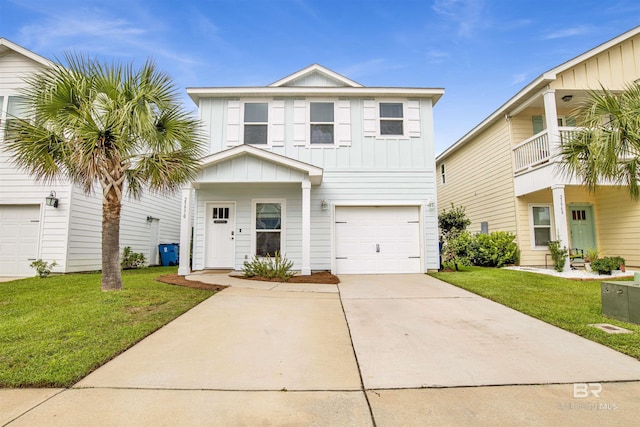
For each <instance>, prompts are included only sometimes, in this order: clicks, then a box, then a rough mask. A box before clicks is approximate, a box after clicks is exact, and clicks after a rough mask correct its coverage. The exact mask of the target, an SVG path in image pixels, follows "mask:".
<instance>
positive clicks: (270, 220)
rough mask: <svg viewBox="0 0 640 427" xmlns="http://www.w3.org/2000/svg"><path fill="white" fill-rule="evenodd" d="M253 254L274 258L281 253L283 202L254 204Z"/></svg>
mask: <svg viewBox="0 0 640 427" xmlns="http://www.w3.org/2000/svg"><path fill="white" fill-rule="evenodd" d="M254 208H255V225H254V228H255V248H256V252H255V254H256V255H257V256H259V257H265V256H274V255H275V253H276V252H279V253H282V252H283V242H282V237H283V230H284V212H283V211H284V209H283V208H284V202H277V201H260V202H255V204H254Z"/></svg>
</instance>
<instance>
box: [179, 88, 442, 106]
mask: <svg viewBox="0 0 640 427" xmlns="http://www.w3.org/2000/svg"><path fill="white" fill-rule="evenodd" d="M187 94H188V95H189V96H190V97H191V99H193V101H194V102H195V103H196V104H198V103H199V101H200V98H245V97H296V96H298V97H304V96H333V97H340V96H345V97H371V98H372V97H376V98H383V97H406V98H431V99H432V100H433V105H435V104H436V102H438V100H439V99H440V98H441V97H442V95H443V94H444V89H442V88H404V87H302V86H289V87H209V88H206V87H205V88H198V87H194V88H187Z"/></svg>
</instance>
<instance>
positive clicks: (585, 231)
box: [568, 205, 596, 251]
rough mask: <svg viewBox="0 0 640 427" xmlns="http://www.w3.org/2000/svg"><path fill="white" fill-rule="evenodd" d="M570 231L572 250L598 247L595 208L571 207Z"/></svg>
mask: <svg viewBox="0 0 640 427" xmlns="http://www.w3.org/2000/svg"><path fill="white" fill-rule="evenodd" d="M568 213H569V231H570V233H571V249H582V250H583V251H586V250H587V249H589V248H595V247H596V233H595V222H594V220H593V206H590V205H569V212H568Z"/></svg>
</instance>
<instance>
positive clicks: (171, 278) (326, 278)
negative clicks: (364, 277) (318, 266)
mask: <svg viewBox="0 0 640 427" xmlns="http://www.w3.org/2000/svg"><path fill="white" fill-rule="evenodd" d="M234 277H237V278H238V279H245V280H260V281H262V282H280V279H266V278H264V277H261V276H255V277H244V276H234ZM156 280H157V281H158V282H162V283H168V284H170V285H178V286H185V287H187V288H192V289H203V290H206V291H221V290H223V289H224V288H226V287H227V286H224V285H213V284H210V283H203V282H198V281H195V280H187V279H186V278H185V277H184V276H178V275H177V274H165V275H164V276H160V277H158V278H157V279H156ZM287 283H317V284H323V285H337V284H338V283H340V279H338V277H337V276H335V275H333V274H331V273H330V272H328V271H319V272H316V273H311V275H310V276H293V277H292V278H291V279H289V280H287Z"/></svg>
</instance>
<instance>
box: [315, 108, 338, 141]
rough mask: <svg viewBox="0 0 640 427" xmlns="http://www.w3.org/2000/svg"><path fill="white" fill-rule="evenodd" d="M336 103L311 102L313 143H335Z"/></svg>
mask: <svg viewBox="0 0 640 427" xmlns="http://www.w3.org/2000/svg"><path fill="white" fill-rule="evenodd" d="M334 117H335V113H334V103H333V102H310V103H309V128H310V139H309V141H310V143H311V144H333V143H334Z"/></svg>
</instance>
